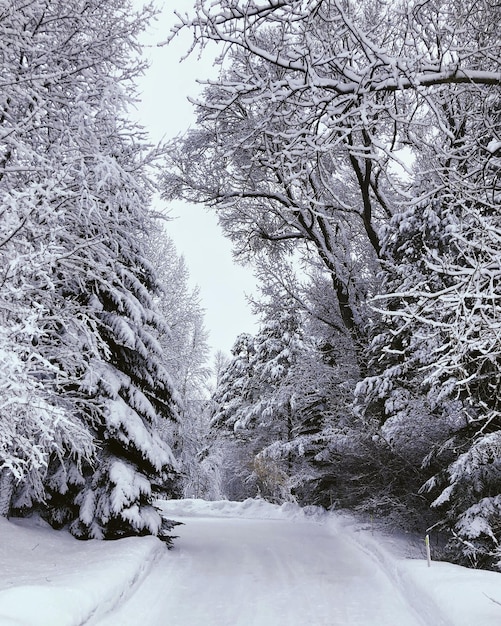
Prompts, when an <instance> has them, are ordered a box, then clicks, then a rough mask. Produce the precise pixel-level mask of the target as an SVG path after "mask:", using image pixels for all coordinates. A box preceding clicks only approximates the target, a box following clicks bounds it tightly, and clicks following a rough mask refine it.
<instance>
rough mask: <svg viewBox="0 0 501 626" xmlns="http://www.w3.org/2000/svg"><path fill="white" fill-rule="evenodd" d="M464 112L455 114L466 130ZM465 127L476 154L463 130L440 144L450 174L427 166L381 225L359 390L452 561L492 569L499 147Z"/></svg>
mask: <svg viewBox="0 0 501 626" xmlns="http://www.w3.org/2000/svg"><path fill="white" fill-rule="evenodd" d="M463 104H464V103H463ZM484 105H485V103H484ZM471 112H472V111H471V106H470V108H469V110H468V114H466V108H465V109H463V115H465V119H466V117H467V119H468V123H470V121H471V120H472V119H475V116H474V115H472V116H471V117H470V114H471ZM485 113H486V114H489V110H488V109H485ZM478 119H479V118H477V121H478ZM491 119H492V116H491ZM465 126H466V122H465ZM473 130H475V129H471V130H470V132H472V131H473ZM476 130H477V131H479V132H477V134H476V141H478V145H477V149H476V150H473V149H472V147H471V144H467V143H466V142H465V141H464V132H465V127H464V126H463V127H462V130H461V137H460V140H459V141H456V140H455V139H454V137H453V140H452V142H451V143H452V145H451V146H449V147H447V146H442V153H443V154H445V155H446V156H447V158H450V159H455V160H457V161H458V172H460V173H461V176H456V175H451V174H450V171H448V172H447V173H444V170H441V169H440V168H437V170H436V171H437V174H436V178H435V179H434V180H433V179H432V180H433V182H434V183H435V184H436V187H437V189H438V190H439V191H437V192H436V193H435V195H434V197H433V198H432V199H429V200H427V201H423V202H421V203H416V204H415V205H414V206H412V207H410V208H409V209H408V211H407V212H406V213H404V214H402V215H399V216H396V217H395V218H394V219H393V221H392V223H391V224H390V229H389V231H388V237H387V244H386V252H387V255H388V257H387V258H388V265H387V273H386V282H385V284H384V290H385V291H386V293H387V295H385V296H381V297H380V299H379V302H380V303H381V302H383V303H384V307H381V310H382V312H383V314H384V319H383V323H384V324H385V325H386V329H383V331H382V332H381V333H380V334H379V335H378V336H377V337H376V338H375V340H374V344H373V349H374V354H375V362H376V363H377V366H376V367H377V368H381V369H380V373H379V374H378V375H376V376H374V377H371V378H367V379H366V380H365V381H364V382H363V383H362V384H361V385H360V386H359V392H360V393H362V395H364V396H365V400H366V401H367V400H369V403H370V401H372V402H373V403H375V402H380V403H382V405H383V411H382V413H383V421H384V423H383V425H382V430H381V432H382V434H383V436H384V437H385V438H386V440H387V441H389V442H390V443H391V445H392V446H393V447H394V448H396V449H397V450H398V451H399V452H400V453H401V454H402V455H405V457H406V458H407V459H408V460H410V461H411V462H412V463H414V464H415V465H416V466H419V465H422V466H423V468H424V471H425V472H426V473H427V475H428V477H429V478H428V480H427V481H426V483H425V486H424V487H423V490H422V491H423V492H427V491H430V492H435V499H434V501H433V502H432V506H433V507H436V508H438V509H439V511H440V512H441V514H442V526H444V527H446V528H447V529H448V530H449V531H450V533H451V536H452V539H451V542H450V548H451V551H452V554H453V555H454V558H456V559H459V560H461V561H462V562H465V563H467V564H472V565H477V566H478V565H480V566H485V565H487V566H493V565H495V564H496V562H498V561H499V551H498V548H497V546H498V542H499V518H500V515H501V506H500V502H501V493H500V486H499V485H500V482H501V470H500V466H499V463H498V458H499V455H500V451H501V437H500V432H501V431H500V428H501V420H500V398H501V394H500V386H499V380H500V371H499V364H500V351H501V348H500V337H499V324H500V316H499V280H500V266H499V258H500V254H501V224H500V221H499V212H498V208H499V207H498V206H497V205H498V197H499V183H498V181H497V178H496V176H495V175H493V172H494V170H495V169H496V167H497V166H498V165H499V163H498V164H497V166H496V160H497V158H496V151H497V150H499V147H496V146H498V140H497V139H493V138H492V135H491V133H492V131H494V132H495V124H492V125H491V126H490V128H489V131H488V133H487V136H485V135H482V133H481V132H480V129H479V127H477V128H476ZM484 132H485V131H484ZM451 134H452V133H451ZM465 145H468V149H467V154H466V155H465V153H464V149H465ZM493 148H494V149H493ZM437 160H438V162H440V160H439V159H437ZM429 187H430V184H429V181H428V182H427V188H428V191H427V193H428V194H429ZM421 473H422V475H423V480H424V477H425V474H424V472H421ZM430 474H431V477H430Z"/></svg>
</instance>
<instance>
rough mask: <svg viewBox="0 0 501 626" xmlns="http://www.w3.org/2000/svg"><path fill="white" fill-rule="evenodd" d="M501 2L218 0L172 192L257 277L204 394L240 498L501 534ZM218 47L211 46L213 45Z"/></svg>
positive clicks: (470, 557)
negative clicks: (257, 317)
mask: <svg viewBox="0 0 501 626" xmlns="http://www.w3.org/2000/svg"><path fill="white" fill-rule="evenodd" d="M500 11H501V7H500V6H499V3H495V2H490V1H489V0H481V1H475V2H473V1H471V2H463V1H461V2H459V1H456V0H431V1H428V2H418V1H412V2H407V1H406V2H371V1H369V0H367V1H362V2H351V1H350V0H342V1H338V0H311V1H310V0H308V1H307V2H299V1H296V0H287V1H286V2H274V1H273V2H272V1H271V0H270V1H267V0H265V1H264V2H254V0H232V1H231V2H226V1H225V2H215V3H213V4H212V5H211V6H210V7H207V6H205V4H204V5H203V6H202V3H198V4H197V5H196V7H195V9H194V11H193V13H192V15H191V16H182V15H180V26H179V28H180V29H190V30H191V31H192V33H193V35H194V38H195V42H196V45H198V46H199V47H200V49H201V50H202V53H203V51H204V49H205V47H206V46H207V45H208V44H209V43H211V44H214V42H215V43H216V44H219V46H220V52H221V56H220V57H219V58H218V61H219V63H220V74H219V78H218V79H217V80H215V81H211V82H208V83H207V84H206V86H205V90H204V92H203V94H202V95H201V96H200V98H199V99H198V101H197V104H196V110H197V116H198V117H197V119H198V122H197V126H196V127H195V128H194V129H192V130H190V131H189V132H188V133H187V134H186V135H185V136H184V137H182V138H180V139H178V140H176V141H174V142H172V143H171V145H170V149H169V155H168V160H167V170H166V173H165V174H164V177H163V189H164V194H165V197H166V198H182V199H185V200H187V201H190V202H199V203H203V204H205V205H207V206H210V207H212V208H213V210H214V211H215V212H216V213H217V215H218V218H219V222H220V224H221V225H222V227H223V229H224V231H225V232H226V234H227V236H228V237H229V238H230V239H231V240H232V241H233V243H234V249H235V254H236V257H237V258H238V259H240V260H241V261H243V262H249V263H252V264H254V266H255V267H256V272H257V274H258V276H259V277H260V279H261V282H262V285H263V297H262V298H261V300H260V302H258V303H257V304H256V307H257V309H258V312H259V313H260V314H261V319H262V328H261V330H260V331H259V333H257V334H256V336H254V337H251V336H242V337H240V338H239V339H238V340H237V342H236V344H235V347H234V353H233V359H232V360H231V362H230V363H229V365H228V366H227V368H226V369H225V371H224V372H223V373H222V375H221V377H220V381H219V385H218V388H217V391H216V393H215V395H214V397H213V399H212V402H213V406H212V409H211V414H212V425H213V432H214V436H216V437H217V438H218V440H220V441H221V442H222V445H223V449H224V450H225V453H224V458H225V462H224V472H225V475H226V480H225V484H226V489H227V492H228V495H230V496H231V497H244V496H246V495H251V494H255V493H261V494H262V495H264V496H265V497H267V498H270V499H272V500H274V501H282V500H284V499H287V498H291V497H294V498H296V499H298V500H299V501H300V502H301V503H311V502H312V503H318V504H322V505H325V506H331V505H336V506H349V507H360V508H362V509H363V510H365V511H375V512H377V513H380V514H397V515H398V516H399V518H400V520H404V521H405V523H408V524H413V525H414V526H416V525H418V524H419V525H420V527H421V528H422V527H423V526H424V527H427V526H430V525H432V524H436V523H437V522H438V523H439V526H436V527H441V528H442V529H443V530H444V531H446V532H447V533H448V534H449V537H450V542H449V550H450V554H451V556H452V557H453V558H456V559H458V560H460V561H461V562H465V563H467V564H472V565H480V566H488V567H493V566H495V565H496V563H497V562H498V561H499V559H500V553H499V549H498V544H499V541H500V539H501V413H500V410H501V384H500V380H501V377H500V374H501V370H500V366H501V359H500V357H501V341H500V337H501V335H500V329H501V315H500V310H501V309H500V298H501V291H500V278H501V266H500V258H501V216H500V215H501V214H500V210H499V209H500V207H499V198H500V178H499V166H500V148H501V141H500V139H501V136H500V122H501V119H500V114H499V111H500V91H499V86H500V84H501V68H500V57H501V55H500V48H499V46H500V41H499V33H498V26H497V25H498V24H499V22H500V17H501V15H500ZM210 49H211V50H212V48H210Z"/></svg>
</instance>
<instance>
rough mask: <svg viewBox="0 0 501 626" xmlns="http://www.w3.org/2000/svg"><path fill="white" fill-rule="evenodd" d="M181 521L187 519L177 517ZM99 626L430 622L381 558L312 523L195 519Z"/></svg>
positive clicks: (419, 625)
mask: <svg viewBox="0 0 501 626" xmlns="http://www.w3.org/2000/svg"><path fill="white" fill-rule="evenodd" d="M173 517H174V518H175V519H181V518H180V517H179V516H175V515H173ZM182 521H184V522H185V526H182V527H179V528H178V529H176V530H177V531H178V532H177V534H178V535H179V538H178V539H177V540H176V543H175V548H174V549H173V550H171V551H170V552H168V553H166V555H165V556H164V557H163V558H162V559H161V560H160V561H159V562H158V563H157V564H156V565H155V566H154V568H153V570H152V571H151V573H150V574H149V575H148V576H147V577H146V579H145V581H144V582H143V583H142V584H141V585H140V587H139V588H138V589H137V590H136V591H135V592H134V593H132V594H131V595H130V596H129V597H128V598H127V599H126V600H125V602H124V603H123V604H122V605H121V606H120V607H119V608H118V610H115V611H113V613H111V614H109V615H108V616H107V617H106V618H105V619H102V620H100V621H98V622H96V624H98V625H99V626H138V624H141V625H144V626H305V625H308V626H424V625H425V624H426V625H427V626H429V625H430V622H429V621H428V620H424V619H423V620H421V619H420V618H419V617H418V616H417V614H416V613H415V612H414V611H413V609H412V608H411V607H410V606H409V605H408V604H407V603H406V601H405V599H404V597H403V596H402V595H401V594H400V592H399V590H398V588H397V587H395V585H394V584H393V583H392V582H391V581H390V579H389V578H388V577H387V575H386V574H385V573H384V571H382V569H381V568H380V567H379V565H378V563H377V562H376V560H374V559H373V558H372V557H371V556H369V555H368V554H367V553H365V552H364V551H363V550H361V548H359V547H358V546H357V545H356V544H355V543H353V542H352V541H350V540H349V539H347V538H346V537H344V536H342V535H336V534H333V533H332V531H331V530H329V529H328V528H327V527H325V526H323V525H322V524H318V523H316V522H314V521H308V520H305V521H302V520H300V521H296V520H277V519H275V520H270V519H264V520H263V519H242V518H217V517H193V518H184V519H183V520H182Z"/></svg>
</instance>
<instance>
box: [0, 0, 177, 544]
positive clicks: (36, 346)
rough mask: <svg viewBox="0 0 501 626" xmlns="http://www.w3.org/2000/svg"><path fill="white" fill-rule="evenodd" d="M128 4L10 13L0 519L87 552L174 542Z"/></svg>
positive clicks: (1, 87)
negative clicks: (66, 538)
mask: <svg viewBox="0 0 501 626" xmlns="http://www.w3.org/2000/svg"><path fill="white" fill-rule="evenodd" d="M129 9H130V7H129V6H128V5H127V3H123V2H119V1H118V0H111V2H107V3H102V2H97V1H95V0H91V1H90V2H87V3H85V5H83V4H82V3H81V2H79V1H77V0H70V1H69V2H68V1H64V2H63V1H62V0H55V1H54V2H50V3H47V2H45V1H42V0H34V1H33V2H30V3H22V2H10V3H8V4H7V5H4V6H3V9H2V10H1V11H0V56H1V65H2V68H3V71H2V76H1V78H0V133H1V137H2V144H1V145H0V204H1V207H2V212H1V214H0V220H1V221H0V268H1V269H0V272H1V280H0V320H1V330H0V342H1V343H0V368H1V377H0V378H1V380H2V383H1V385H2V394H1V400H0V422H1V434H0V464H1V485H0V486H1V489H2V497H3V501H2V512H3V513H4V514H8V513H9V512H10V511H12V510H15V511H18V512H27V511H30V510H31V509H33V508H38V509H40V510H41V512H42V514H43V515H44V516H46V517H47V519H49V521H50V522H51V523H52V524H54V525H57V526H61V525H63V524H68V525H69V527H70V529H71V531H72V532H73V533H74V534H75V535H77V536H79V537H82V538H87V537H105V538H107V537H118V536H124V535H127V534H144V533H153V534H162V533H163V532H164V530H168V527H169V525H170V524H169V523H168V522H167V523H164V521H163V520H162V519H161V517H160V516H159V514H158V513H157V511H156V510H155V509H154V508H153V507H152V505H151V502H152V497H153V494H154V492H155V491H156V490H158V488H167V489H168V490H169V489H170V488H171V482H172V480H173V478H174V467H175V462H174V460H173V457H172V454H171V452H170V449H169V448H168V446H167V445H166V444H165V443H164V442H163V441H162V440H161V439H160V438H159V436H158V434H157V432H156V429H157V423H158V420H159V419H163V418H168V419H171V418H174V416H175V408H174V404H173V400H172V395H173V390H172V385H171V382H170V379H169V376H168V374H167V373H166V371H165V369H164V368H163V366H162V363H161V350H160V347H159V344H158V341H157V339H156V336H157V334H158V332H159V328H161V327H162V322H161V320H160V316H159V314H158V313H157V312H156V309H155V307H154V305H153V301H152V294H153V292H154V290H155V288H156V286H155V276H154V271H153V269H152V267H151V266H150V264H149V263H148V261H147V260H146V258H145V255H144V253H143V245H142V241H143V240H144V238H145V236H146V233H147V229H148V211H147V207H148V204H149V193H150V189H151V185H150V182H149V180H148V178H147V175H146V166H147V160H148V155H147V152H146V150H145V146H144V142H143V139H142V137H141V135H140V134H138V132H137V130H136V129H135V128H134V127H133V126H132V125H131V124H130V123H129V122H128V121H127V119H126V117H125V108H126V106H127V103H128V100H129V96H128V95H127V93H133V92H134V88H133V84H132V82H131V81H132V79H133V78H134V76H136V75H137V73H138V72H139V71H140V69H141V66H140V64H138V63H137V62H136V61H134V60H133V56H134V55H135V54H136V52H137V51H138V45H137V43H136V36H137V34H138V33H139V32H140V30H141V29H142V27H143V25H144V23H145V20H146V17H147V16H146V15H143V16H134V15H133V14H131V11H130V10H129Z"/></svg>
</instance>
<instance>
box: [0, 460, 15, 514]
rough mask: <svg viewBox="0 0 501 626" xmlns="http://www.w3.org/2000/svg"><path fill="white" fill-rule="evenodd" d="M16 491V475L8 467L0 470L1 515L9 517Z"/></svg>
mask: <svg viewBox="0 0 501 626" xmlns="http://www.w3.org/2000/svg"><path fill="white" fill-rule="evenodd" d="M13 493H14V476H13V474H12V472H11V471H9V470H8V469H2V470H0V515H1V516H2V517H8V516H9V513H10V509H11V503H12V494H13Z"/></svg>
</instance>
